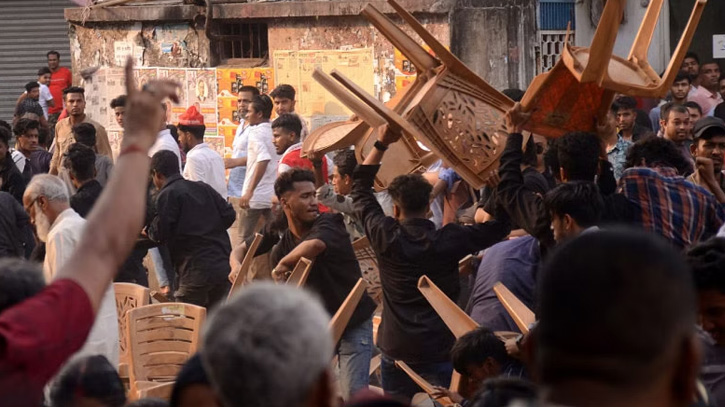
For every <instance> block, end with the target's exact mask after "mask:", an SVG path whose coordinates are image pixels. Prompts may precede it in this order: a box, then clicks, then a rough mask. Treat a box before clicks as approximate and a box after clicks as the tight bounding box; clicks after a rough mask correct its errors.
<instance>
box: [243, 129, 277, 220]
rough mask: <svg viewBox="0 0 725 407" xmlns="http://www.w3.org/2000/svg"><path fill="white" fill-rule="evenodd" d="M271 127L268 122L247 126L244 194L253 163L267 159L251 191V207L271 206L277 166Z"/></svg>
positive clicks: (252, 169)
mask: <svg viewBox="0 0 725 407" xmlns="http://www.w3.org/2000/svg"><path fill="white" fill-rule="evenodd" d="M272 137H273V136H272V127H271V125H270V124H269V123H260V124H257V125H254V126H250V128H249V140H248V145H247V146H248V149H247V171H246V173H245V179H244V187H243V188H242V195H244V194H245V193H246V192H247V190H248V189H249V188H250V187H251V184H252V175H253V174H254V172H255V168H254V167H255V165H256V164H257V163H259V162H262V161H269V163H268V164H267V168H266V170H265V171H264V175H263V176H262V178H261V179H260V180H259V183H258V184H257V187H256V188H255V189H254V191H253V195H252V199H251V200H250V201H249V206H250V208H252V209H257V208H269V207H271V206H272V203H271V202H272V196H274V181H275V179H277V166H278V164H279V157H278V156H277V151H276V150H275V148H274V144H273V142H272Z"/></svg>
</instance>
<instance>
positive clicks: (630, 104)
mask: <svg viewBox="0 0 725 407" xmlns="http://www.w3.org/2000/svg"><path fill="white" fill-rule="evenodd" d="M612 106H616V110H615V112H618V111H620V110H622V109H624V110H635V109H637V99H635V98H633V97H632V96H620V97H618V98H616V99H615V100H614V103H613V104H612Z"/></svg>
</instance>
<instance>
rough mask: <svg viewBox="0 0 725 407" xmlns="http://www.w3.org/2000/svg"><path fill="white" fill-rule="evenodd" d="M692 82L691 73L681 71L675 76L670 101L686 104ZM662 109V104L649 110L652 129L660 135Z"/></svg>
mask: <svg viewBox="0 0 725 407" xmlns="http://www.w3.org/2000/svg"><path fill="white" fill-rule="evenodd" d="M690 82H691V77H690V75H688V74H687V73H685V72H682V71H680V72H679V73H678V74H677V76H675V81H674V82H672V86H670V97H671V100H670V102H672V103H674V104H676V105H684V104H685V103H686V102H687V95H688V94H689V93H690V89H692V86H690ZM661 109H662V105H659V106H657V107H655V108H653V109H652V110H650V112H649V119H650V121H651V122H652V130H653V131H654V133H655V134H658V135H659V132H660V111H661Z"/></svg>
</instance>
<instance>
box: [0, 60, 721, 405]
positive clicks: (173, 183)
mask: <svg viewBox="0 0 725 407" xmlns="http://www.w3.org/2000/svg"><path fill="white" fill-rule="evenodd" d="M47 57H48V66H47V67H43V68H41V69H40V70H39V71H38V78H37V81H32V82H29V83H28V84H27V85H26V86H25V92H24V93H23V94H22V95H21V96H20V97H19V99H18V101H17V109H16V112H15V116H14V117H13V118H12V120H11V123H8V122H5V121H0V191H1V192H0V208H2V209H1V210H0V400H2V403H0V404H2V405H4V406H9V407H13V406H37V405H43V404H45V405H48V406H52V407H55V406H63V407H65V406H85V405H103V406H112V407H116V406H119V407H120V406H124V405H129V406H132V405H133V406H165V405H171V406H224V407H243V406H252V405H253V406H266V407H288V406H299V407H302V406H309V407H313V406H314V407H327V406H330V407H332V406H339V405H341V403H344V404H345V405H346V406H360V407H363V406H383V405H385V406H401V407H402V406H411V405H414V404H415V405H422V404H421V403H429V404H428V405H430V403H435V404H440V402H441V401H442V400H447V401H450V402H451V403H453V404H455V405H460V406H475V407H493V406H514V405H516V406H529V405H530V406H535V405H541V406H554V405H566V406H602V407H608V406H612V407H613V406H635V405H637V406H642V405H652V406H673V407H674V406H683V407H684V406H725V228H723V223H725V206H724V205H725V179H724V178H725V177H724V176H723V172H722V171H723V160H724V159H725V122H724V121H723V119H725V103H723V97H725V77H724V76H723V75H722V74H721V73H720V67H719V66H718V64H717V63H715V62H711V61H704V62H702V63H701V61H700V60H699V58H698V57H697V55H695V54H692V53H689V54H688V55H687V57H686V58H685V61H684V63H683V65H682V69H681V71H680V73H679V74H678V75H677V77H676V78H675V80H674V82H673V84H672V86H671V89H670V92H669V94H668V96H667V98H666V99H665V100H661V101H651V100H642V99H635V98H633V97H630V96H625V95H619V96H618V97H616V98H615V100H614V103H613V104H612V107H611V109H610V110H609V112H608V114H607V117H606V119H605V120H602V121H601V122H600V123H598V125H597V131H596V133H588V132H584V131H580V132H571V133H567V134H565V135H563V136H562V137H560V138H558V139H554V140H546V139H545V138H543V137H540V136H538V135H535V134H534V135H531V134H529V133H528V132H526V131H524V129H525V127H526V125H527V123H528V121H529V119H530V113H527V112H525V111H523V110H522V108H521V106H520V105H519V104H518V103H516V104H515V105H514V107H513V108H512V109H511V110H509V111H508V112H507V113H506V116H505V127H506V130H507V133H508V135H507V137H506V139H505V140H506V142H505V145H502V146H500V148H501V149H502V155H501V158H500V165H499V168H498V171H497V172H496V173H495V174H493V175H492V176H491V177H490V178H489V179H488V181H487V183H486V186H485V187H484V188H483V189H482V190H480V191H474V190H473V189H472V188H470V187H469V186H468V185H467V184H466V183H465V181H464V180H463V179H461V177H460V176H458V174H457V173H456V169H455V168H449V167H447V166H446V165H445V163H442V162H438V163H436V164H435V165H433V166H431V167H430V168H428V169H427V171H426V172H425V173H422V174H421V173H414V174H400V175H399V176H397V177H396V178H395V179H394V180H393V181H392V182H391V183H390V184H389V185H386V186H385V188H382V189H381V188H379V186H377V190H376V188H375V187H376V185H375V180H376V174H377V173H378V171H379V169H380V167H381V162H382V161H383V157H384V156H385V153H386V150H387V149H388V147H389V146H390V145H391V144H393V143H396V142H399V139H400V137H401V134H400V133H397V132H396V131H394V130H393V129H392V128H388V127H387V126H382V127H381V128H379V129H378V131H377V134H378V138H377V140H376V141H375V143H374V145H373V147H372V149H371V151H370V152H368V153H367V155H366V156H365V157H363V158H362V159H360V157H361V155H360V154H356V153H359V152H355V151H354V150H353V149H343V150H340V151H337V152H335V153H331V154H328V155H318V154H314V153H312V152H308V153H307V154H305V153H304V152H303V150H302V143H303V141H304V140H305V138H306V137H307V135H308V133H309V131H308V129H307V124H306V122H305V121H304V120H303V119H302V118H300V117H299V116H298V115H297V114H296V113H295V103H296V98H297V95H296V92H295V89H294V88H293V87H292V86H290V85H279V86H278V87H277V88H275V89H274V90H273V91H272V92H271V93H270V94H269V95H264V94H260V92H259V90H258V89H257V88H256V87H251V86H244V87H241V88H240V89H239V91H238V113H239V117H240V118H241V120H240V121H241V123H240V125H239V127H238V129H237V131H236V134H235V137H234V143H233V149H232V154H231V157H227V158H222V157H220V156H219V155H218V154H217V153H216V152H215V151H214V150H213V149H212V148H211V147H210V146H209V145H208V144H207V143H205V142H204V135H205V133H206V126H205V123H204V116H203V115H202V114H201V112H199V111H198V110H197V108H196V107H194V106H192V107H189V108H188V110H186V112H185V113H184V114H182V115H181V116H180V117H179V119H178V122H177V123H168V122H167V117H168V115H167V114H166V111H165V109H166V108H167V107H166V106H167V105H166V104H165V103H164V102H165V101H166V100H168V99H171V100H172V101H175V100H176V99H177V98H176V87H177V85H176V84H174V83H172V82H168V81H152V82H149V83H147V84H146V85H144V87H143V88H142V89H139V88H138V87H137V84H136V83H135V81H134V79H133V74H132V64H131V63H130V62H129V63H128V65H127V67H126V94H124V95H118V97H117V98H115V99H114V100H113V101H112V102H111V104H110V108H111V109H112V110H113V111H114V114H115V118H116V121H117V122H118V124H119V125H120V126H122V127H123V128H124V134H123V141H122V145H121V150H120V152H118V155H117V156H116V157H114V156H113V155H112V153H111V148H110V144H109V141H108V136H107V134H106V131H105V129H104V128H103V126H101V125H100V124H99V123H97V122H96V121H94V120H92V118H90V117H88V116H87V115H86V113H85V103H86V99H85V94H84V89H83V88H81V87H76V86H73V83H72V75H71V73H70V71H69V70H68V69H67V68H64V67H62V66H60V55H59V54H58V53H57V52H55V51H51V52H49V53H48V54H47ZM504 93H506V94H507V95H508V96H509V97H511V98H512V99H514V100H515V101H518V100H520V99H521V97H522V95H523V93H524V92H523V91H521V90H515V89H508V90H506V91H504ZM646 106H650V107H651V109H649V111H646V109H644V107H646ZM273 117H274V119H273ZM11 140H13V141H14V144H13V142H12V141H11ZM721 228H722V229H721ZM257 234H260V235H261V236H262V238H261V243H259V244H258V246H257V245H254V246H255V247H257V249H256V251H255V252H254V253H248V248H249V247H252V246H253V245H252V241H253V240H254V239H255V235H257ZM361 237H366V238H367V240H368V241H369V244H370V248H371V249H372V251H373V252H374V253H375V257H376V260H377V270H376V271H375V274H377V275H374V276H371V275H370V274H369V273H370V270H368V269H366V270H363V268H362V267H361V262H360V261H359V259H358V258H357V257H356V252H355V250H354V249H353V242H354V241H356V240H357V239H359V238H361ZM247 255H249V256H252V257H253V258H254V259H255V261H257V264H256V265H255V266H254V269H253V270H252V271H250V272H249V274H248V275H239V274H238V270H239V264H240V263H241V262H242V260H243V259H244V258H245V256H247ZM469 255H474V261H473V263H474V267H473V272H471V273H466V272H462V269H461V268H460V267H459V261H460V260H461V259H463V258H464V257H466V256H469ZM147 256H148V257H150V259H151V263H152V264H153V269H152V270H149V269H147V268H146V267H145V265H144V258H146V257H147ZM302 258H306V259H308V260H311V261H312V266H311V271H310V273H309V277H308V279H307V281H306V284H305V286H304V289H299V288H295V287H291V286H287V285H282V284H275V283H280V282H284V281H286V279H287V278H289V276H290V275H291V273H292V270H293V269H294V268H295V265H296V264H297V263H298V262H299V261H300V260H301V259H302ZM265 267H266V268H265ZM152 275H153V277H154V278H152V279H151V280H154V279H155V280H156V282H157V283H158V290H157V291H158V292H157V293H156V294H157V296H155V298H157V299H160V300H162V301H176V302H184V303H189V304H194V305H198V306H201V307H206V308H207V309H208V310H209V312H210V318H209V319H208V321H206V323H205V326H204V328H203V339H202V344H201V350H200V352H199V353H198V354H196V355H194V356H193V357H191V358H190V359H189V360H188V361H187V362H186V364H185V365H184V367H183V368H182V370H181V371H180V372H179V374H178V376H177V377H176V380H175V384H174V390H173V393H172V396H171V400H170V401H169V402H167V401H164V400H158V399H142V400H136V401H130V400H129V399H128V397H127V394H126V389H125V387H124V384H123V382H122V381H121V379H120V378H119V375H118V371H117V369H118V365H119V330H118V318H117V309H116V303H115V297H114V292H113V286H112V284H111V283H112V282H129V283H135V284H139V285H143V286H146V287H149V286H150V285H154V284H155V283H153V284H150V278H149V277H150V276H152ZM422 276H427V277H428V278H429V279H430V281H432V282H433V283H434V284H435V285H436V286H437V287H438V288H440V290H441V291H442V292H443V293H445V295H446V296H448V297H449V298H450V299H451V300H453V301H454V302H456V303H457V304H458V305H459V306H460V308H462V309H463V310H464V311H465V312H466V313H467V314H468V315H470V317H471V318H472V319H473V320H474V321H475V322H476V323H478V325H479V326H480V327H479V328H477V329H474V330H471V331H469V332H468V333H467V334H465V335H463V336H461V337H459V338H458V339H456V337H455V336H454V335H453V333H452V332H451V331H450V330H449V327H448V326H447V324H446V323H445V322H444V320H443V319H441V316H440V315H439V313H438V312H437V311H436V310H435V309H434V308H433V307H432V306H431V304H430V303H429V302H428V300H427V299H426V297H424V295H423V294H422V293H421V292H420V291H419V289H418V281H419V279H420V278H421V277H422ZM240 278H241V279H244V281H245V282H249V283H251V284H248V285H245V286H244V287H243V288H242V289H240V290H239V292H238V293H235V294H234V295H233V296H232V297H230V298H229V299H228V300H226V301H225V299H226V298H227V297H228V296H229V292H230V289H231V287H232V283H233V282H234V281H235V280H236V279H240ZM360 278H365V279H366V280H367V281H368V284H369V285H370V286H371V287H369V288H370V289H369V290H368V291H367V292H366V293H364V294H363V296H362V298H361V300H360V302H359V303H358V305H357V306H356V308H355V310H354V311H353V312H352V315H351V317H350V320H349V323H348V324H347V327H346V328H345V330H344V332H343V334H342V336H341V338H340V340H339V341H338V343H334V342H333V338H332V336H331V335H330V333H329V328H328V324H329V320H330V316H331V315H334V314H335V313H336V312H337V310H338V309H339V308H340V306H341V305H342V304H343V302H344V301H345V299H346V298H347V296H348V294H349V293H350V292H351V290H352V289H353V287H354V286H355V285H356V283H357V282H358V279H360ZM256 280H268V281H256ZM499 282H500V283H503V284H504V286H506V287H507V288H508V289H509V290H510V291H511V292H512V293H513V294H514V295H515V296H516V297H517V298H518V299H519V300H521V302H522V303H523V304H524V305H526V306H527V307H529V308H530V309H532V310H533V311H534V312H535V315H536V323H534V324H532V325H531V326H529V327H528V329H525V330H522V329H521V327H520V326H519V324H518V323H517V322H518V321H515V320H514V319H513V318H512V316H511V315H510V314H509V312H508V311H507V309H506V308H505V307H504V305H503V304H502V303H501V301H500V300H499V299H498V297H497V295H496V293H495V291H494V286H495V285H496V284H497V283H499ZM376 290H377V291H376ZM376 292H379V293H380V294H379V295H376V294H375V293H376ZM376 315H377V316H379V317H380V319H379V320H380V322H379V326H377V337H374V335H373V331H374V329H375V328H374V325H375V324H374V320H375V319H376V318H375V316H376ZM512 333H513V334H512ZM375 355H379V356H380V368H379V373H376V374H375V375H371V360H372V359H373V357H374V356H375ZM333 360H335V361H336V362H335V364H334V365H333V364H331V362H332V361H333ZM400 362H404V363H405V365H407V366H408V367H410V368H411V369H412V370H413V371H415V372H416V373H417V374H418V375H420V376H421V377H422V378H423V379H425V380H426V381H427V382H428V383H430V384H431V385H432V386H434V389H435V391H434V392H433V396H432V399H426V400H423V401H421V400H422V399H421V398H420V397H419V396H416V395H417V394H419V393H421V392H422V391H423V390H422V389H421V387H420V384H419V383H417V382H415V381H414V380H412V379H411V377H410V376H409V375H408V374H407V373H406V372H405V371H403V370H402V369H400V367H399V364H400ZM454 372H456V373H458V374H460V375H462V379H461V380H462V382H461V383H460V384H459V386H457V387H456V388H455V389H454V388H451V381H452V378H453V377H454ZM371 388H380V389H382V392H375V391H371V390H370V389H371ZM424 399H425V397H424ZM433 399H435V401H434V400H433ZM127 403H128V404H127ZM168 403H170V404H168ZM423 405H424V404H423Z"/></svg>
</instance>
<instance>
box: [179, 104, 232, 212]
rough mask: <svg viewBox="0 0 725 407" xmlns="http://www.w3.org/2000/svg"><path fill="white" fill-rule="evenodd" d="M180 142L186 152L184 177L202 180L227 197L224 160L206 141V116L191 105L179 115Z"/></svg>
mask: <svg viewBox="0 0 725 407" xmlns="http://www.w3.org/2000/svg"><path fill="white" fill-rule="evenodd" d="M178 127H179V142H180V143H181V147H182V148H183V149H184V152H185V153H186V166H185V167H184V179H187V180H189V181H201V182H204V183H206V184H208V185H209V186H211V187H212V188H214V190H215V191H217V192H218V193H219V195H221V196H222V198H224V199H227V186H226V180H225V174H224V160H222V157H221V156H220V155H219V153H217V152H216V151H214V150H212V149H211V147H209V144H206V143H205V142H204V132H205V131H206V126H204V116H202V115H201V113H199V111H198V110H196V107H195V106H191V107H190V108H189V109H188V110H187V111H186V113H184V114H182V115H181V116H179V126H178Z"/></svg>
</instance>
